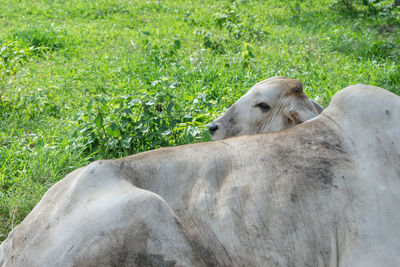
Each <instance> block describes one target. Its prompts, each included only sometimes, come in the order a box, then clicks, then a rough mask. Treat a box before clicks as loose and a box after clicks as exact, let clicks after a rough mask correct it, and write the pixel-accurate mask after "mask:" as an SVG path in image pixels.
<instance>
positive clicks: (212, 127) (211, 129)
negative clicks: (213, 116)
mask: <svg viewBox="0 0 400 267" xmlns="http://www.w3.org/2000/svg"><path fill="white" fill-rule="evenodd" d="M207 127H208V131H209V132H210V135H214V134H215V132H216V131H217V130H218V125H216V124H214V123H210V124H209V125H208V126H207Z"/></svg>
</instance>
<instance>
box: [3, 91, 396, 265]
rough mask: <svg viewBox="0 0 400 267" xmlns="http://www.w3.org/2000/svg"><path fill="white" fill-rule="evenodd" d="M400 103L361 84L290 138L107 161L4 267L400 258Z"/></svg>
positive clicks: (20, 241) (15, 239) (49, 203)
mask: <svg viewBox="0 0 400 267" xmlns="http://www.w3.org/2000/svg"><path fill="white" fill-rule="evenodd" d="M399 125H400V97H399V96H396V95H394V94H392V93H390V92H388V91H385V90H383V89H380V88H377V87H372V86H365V85H356V86H352V87H349V88H347V89H344V90H342V91H341V92H339V93H338V94H336V95H335V96H334V98H333V99H332V102H331V104H330V106H329V107H328V108H327V109H326V110H325V111H323V112H322V113H321V114H320V115H319V116H317V117H316V118H314V119H312V120H310V121H307V122H305V123H302V124H300V125H297V126H296V127H293V128H291V129H288V130H286V131H283V132H278V133H270V134H261V135H248V136H241V137H236V138H230V139H227V140H222V141H215V142H209V143H201V144H195V145H186V146H179V147H173V148H163V149H158V150H154V151H149V152H145V153H141V154H137V155H134V156H130V157H126V158H122V159H119V160H108V161H106V160H104V161H97V162H94V163H92V164H90V165H89V166H87V167H83V168H80V169H78V170H76V171H74V172H72V173H71V174H69V175H67V176H66V177H65V178H64V179H63V180H61V181H60V182H58V183H57V184H55V185H54V186H53V187H52V188H50V189H49V191H48V192H47V193H46V194H45V195H44V197H43V199H42V200H41V201H40V202H39V204H38V205H37V206H36V207H35V208H34V209H33V210H32V212H31V213H30V214H29V215H28V216H27V217H26V218H25V220H24V221H23V222H22V223H21V224H20V225H18V226H17V227H16V228H14V230H13V231H12V232H11V233H10V234H9V236H8V238H7V239H6V240H5V241H4V242H3V243H2V244H1V245H0V265H1V266H350V267H357V266H358V267H366V266H374V267H375V266H400V253H399V252H400V231H399V226H400V212H399V210H400V127H399Z"/></svg>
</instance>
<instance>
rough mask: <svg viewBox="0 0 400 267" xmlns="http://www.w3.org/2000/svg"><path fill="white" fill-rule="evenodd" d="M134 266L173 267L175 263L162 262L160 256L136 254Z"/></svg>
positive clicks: (162, 258)
mask: <svg viewBox="0 0 400 267" xmlns="http://www.w3.org/2000/svg"><path fill="white" fill-rule="evenodd" d="M135 264H137V266H149V267H152V266H154V267H172V266H175V264H176V262H175V261H173V260H171V261H168V260H164V257H163V256H161V255H152V254H150V255H149V254H137V255H136V257H135Z"/></svg>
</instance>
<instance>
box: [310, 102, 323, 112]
mask: <svg viewBox="0 0 400 267" xmlns="http://www.w3.org/2000/svg"><path fill="white" fill-rule="evenodd" d="M311 101H312V100H311ZM312 103H313V105H314V107H315V109H316V110H317V112H318V114H321V112H322V111H324V109H323V108H322V107H321V106H320V105H319V104H318V103H316V102H314V101H312Z"/></svg>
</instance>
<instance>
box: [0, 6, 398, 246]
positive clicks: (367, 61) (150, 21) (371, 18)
mask: <svg viewBox="0 0 400 267" xmlns="http://www.w3.org/2000/svg"><path fill="white" fill-rule="evenodd" d="M389 2H390V1H389ZM387 4H388V1H378V4H377V5H374V6H370V7H366V6H365V5H363V4H362V3H361V1H360V2H358V1H350V0H339V1H337V0H323V1H311V0H310V1H277V0H269V1H246V0H241V1H234V0H230V1H183V0H180V1H142V0H138V1H128V0H100V1H94V0H93V1H92V0H71V1H59V0H54V1H48V0H40V1H30V0H20V1H15V0H4V1H2V4H1V5H0V26H1V27H2V31H1V32H0V188H1V191H0V194H1V197H0V199H1V202H0V203H1V204H0V240H3V239H5V238H6V235H7V234H8V232H9V231H10V230H11V229H12V227H13V226H15V225H16V224H18V223H19V222H20V221H21V220H22V219H23V218H24V217H25V216H26V215H27V214H28V213H29V212H30V210H31V209H32V208H33V207H34V206H35V205H36V204H37V202H38V201H39V200H40V198H41V197H42V195H43V194H44V192H45V191H46V190H47V189H48V188H49V187H50V186H51V185H52V184H54V183H55V182H57V181H58V180H60V179H62V178H63V176H64V175H65V174H67V173H69V172H70V171H72V170H74V169H76V168H79V167H81V166H84V165H87V164H88V163H89V162H91V161H93V160H96V159H100V158H115V157H122V156H125V155H129V154H132V153H137V152H140V151H144V150H148V149H153V148H157V147H160V146H172V145H179V144H185V143H191V142H199V141H204V140H208V138H209V137H208V136H207V134H206V133H204V127H205V125H206V124H207V123H209V122H210V121H211V120H212V119H213V118H215V117H216V116H217V115H218V114H220V113H221V112H222V111H223V110H224V109H225V108H226V107H227V106H229V105H231V104H232V103H234V102H235V101H236V100H237V99H238V98H239V97H240V96H241V95H242V94H243V93H244V92H246V91H247V90H248V89H249V88H250V87H251V86H252V85H253V84H255V83H256V82H258V81H260V80H262V79H265V78H267V77H271V76H275V75H284V76H287V77H291V78H298V79H300V80H301V81H302V82H303V84H304V86H305V89H306V92H307V94H308V95H309V96H311V97H313V98H315V99H316V100H317V102H319V103H320V104H322V105H323V106H327V105H328V103H329V101H330V99H331V97H332V96H333V95H334V94H335V93H336V92H337V91H338V90H340V89H342V88H344V87H346V86H348V85H351V84H356V83H364V84H371V85H376V86H380V87H383V88H386V89H388V90H390V91H392V92H394V93H396V94H400V46H399V44H400V34H399V33H400V15H399V12H398V10H397V9H394V8H389V7H388V6H387Z"/></svg>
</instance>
